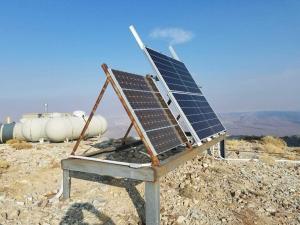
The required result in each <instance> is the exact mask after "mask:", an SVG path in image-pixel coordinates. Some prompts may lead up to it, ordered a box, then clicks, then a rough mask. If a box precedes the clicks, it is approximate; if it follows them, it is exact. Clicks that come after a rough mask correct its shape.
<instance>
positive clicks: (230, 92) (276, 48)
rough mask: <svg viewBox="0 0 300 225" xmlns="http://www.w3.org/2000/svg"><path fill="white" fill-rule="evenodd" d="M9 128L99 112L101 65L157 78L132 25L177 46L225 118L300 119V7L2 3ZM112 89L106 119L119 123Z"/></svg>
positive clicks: (164, 45)
mask: <svg viewBox="0 0 300 225" xmlns="http://www.w3.org/2000/svg"><path fill="white" fill-rule="evenodd" d="M0 3H1V6H0V84H1V85H0V121H1V120H3V119H4V118H5V117H6V116H12V117H13V119H15V120H17V119H18V118H19V117H20V115H21V114H23V113H27V112H41V111H43V105H44V103H48V105H49V111H65V112H70V111H74V110H77V109H82V110H86V111H90V109H91V107H92V105H93V102H94V101H95V99H96V97H97V95H98V93H99V91H100V89H101V86H102V85H103V83H104V81H105V75H104V74H103V72H102V70H101V67H100V66H101V64H102V63H107V64H108V66H110V67H113V68H116V69H120V70H125V71H128V72H134V73H139V74H146V73H154V71H153V69H152V68H151V66H150V64H149V62H148V61H147V59H146V58H145V56H144V55H143V53H142V51H141V50H140V49H139V48H138V45H137V44H136V42H135V39H134V38H133V36H132V34H131V33H130V31H129V28H128V27H129V26H130V25H131V24H133V25H134V26H135V28H136V29H137V31H138V33H139V34H140V36H141V38H142V40H143V42H144V43H145V44H146V45H147V46H149V47H151V48H154V49H156V50H158V51H160V52H163V53H166V54H169V51H168V46H169V44H172V45H173V46H174V48H175V49H176V52H177V54H178V55H179V57H180V59H181V60H182V61H184V62H185V64H186V65H187V67H188V69H189V70H190V72H191V73H192V74H193V75H194V78H195V80H196V81H197V83H199V84H200V85H201V86H202V87H203V92H204V94H205V95H206V96H207V98H208V100H209V101H210V102H211V104H212V106H213V108H214V109H215V110H216V111H217V112H245V111H259V110H276V111H278V110H280V111H286V110H287V111H297V110H298V111H300V98H299V96H300V88H299V84H300V41H299V40H300V13H299V12H300V1H296V0H295V1H294V0H290V1H286V0H281V1H276V0H274V1H225V0H224V1H176V0H172V1H70V0H69V1H65V0H60V1H58V0H57V1H53V0H51V1H47V0H44V1H38V0H37V1H31V0H28V1H14V0H10V1H3V0H0ZM122 110H123V109H122V107H121V105H120V102H119V101H118V99H117V98H116V97H115V94H114V93H113V91H112V90H111V88H109V89H108V91H107V93H106V94H105V96H104V99H103V102H101V105H100V113H104V114H108V112H109V115H111V116H117V115H118V114H119V113H120V112H121V113H122V112H123V111H122Z"/></svg>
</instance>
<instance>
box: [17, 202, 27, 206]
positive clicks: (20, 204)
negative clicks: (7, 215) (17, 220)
mask: <svg viewBox="0 0 300 225" xmlns="http://www.w3.org/2000/svg"><path fill="white" fill-rule="evenodd" d="M16 204H17V205H19V206H24V205H25V202H16Z"/></svg>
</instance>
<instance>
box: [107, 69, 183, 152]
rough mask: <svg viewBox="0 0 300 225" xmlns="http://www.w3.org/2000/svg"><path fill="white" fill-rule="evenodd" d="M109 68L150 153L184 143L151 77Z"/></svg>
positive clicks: (163, 150) (181, 134)
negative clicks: (145, 140)
mask: <svg viewBox="0 0 300 225" xmlns="http://www.w3.org/2000/svg"><path fill="white" fill-rule="evenodd" d="M110 71H111V77H112V79H113V81H114V83H115V84H116V87H117V88H118V89H119V91H120V93H121V96H122V97H123V99H124V100H125V102H126V105H127V107H128V108H129V109H130V111H131V112H132V115H133V117H134V118H135V121H137V122H138V124H139V126H140V128H141V130H142V132H143V135H144V137H145V138H146V139H147V142H148V144H149V146H150V147H151V151H152V152H153V153H154V155H158V154H161V153H163V152H166V151H168V150H171V149H173V148H175V147H178V146H180V145H182V144H185V143H187V142H188V140H187V138H186V136H185V134H184V132H183V131H182V129H181V128H180V126H179V124H178V123H177V121H176V119H175V118H174V116H173V115H172V113H171V111H170V109H169V108H168V106H167V104H166V103H165V101H164V100H163V98H162V96H161V94H160V93H159V91H158V89H157V88H156V86H155V84H154V82H153V80H152V78H150V77H144V76H140V75H136V74H131V73H127V72H123V71H119V70H114V69H111V70H110Z"/></svg>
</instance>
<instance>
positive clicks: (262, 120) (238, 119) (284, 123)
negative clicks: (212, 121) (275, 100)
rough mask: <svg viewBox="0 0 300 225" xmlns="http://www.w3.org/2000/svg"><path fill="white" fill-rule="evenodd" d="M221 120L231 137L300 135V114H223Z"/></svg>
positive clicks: (267, 112)
mask: <svg viewBox="0 0 300 225" xmlns="http://www.w3.org/2000/svg"><path fill="white" fill-rule="evenodd" d="M220 119H221V120H222V122H223V123H224V125H225V126H226V128H227V129H228V131H229V133H230V134H231V135H258V136H259V135H275V136H291V135H300V112H289V111H259V112H238V113H237V112H236V113H223V114H221V115H220Z"/></svg>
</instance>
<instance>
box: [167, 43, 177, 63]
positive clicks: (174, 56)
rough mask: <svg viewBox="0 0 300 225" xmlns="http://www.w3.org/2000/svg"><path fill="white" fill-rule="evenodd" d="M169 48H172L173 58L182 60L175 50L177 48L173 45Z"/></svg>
mask: <svg viewBox="0 0 300 225" xmlns="http://www.w3.org/2000/svg"><path fill="white" fill-rule="evenodd" d="M169 50H170V52H171V55H172V56H173V58H174V59H176V60H178V61H180V59H179V57H178V55H177V53H176V52H175V49H174V48H173V46H172V45H170V46H169Z"/></svg>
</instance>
